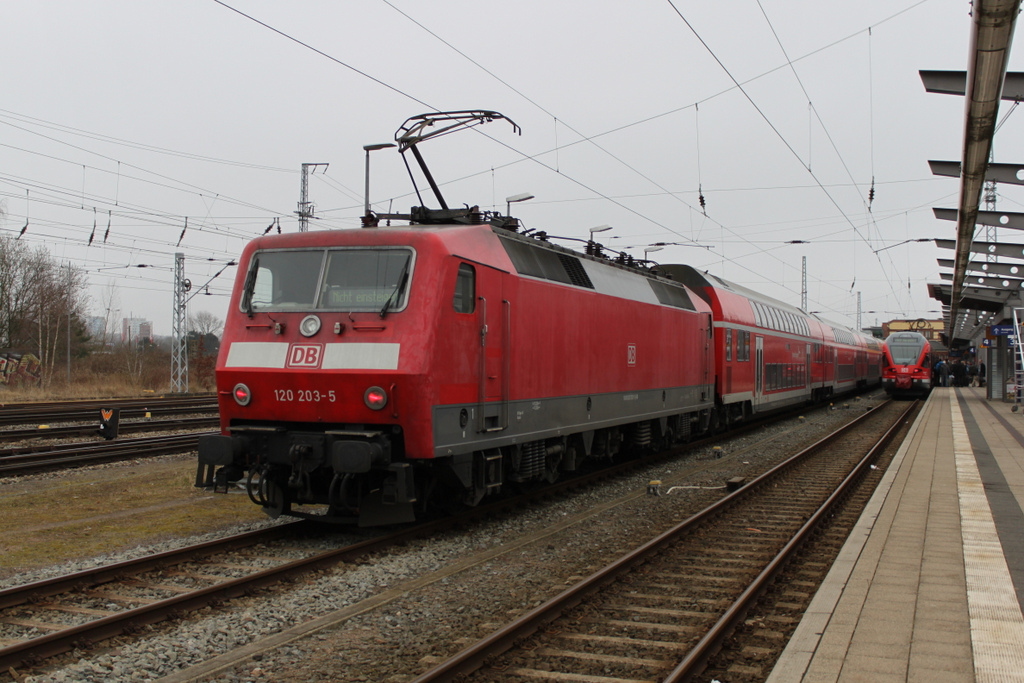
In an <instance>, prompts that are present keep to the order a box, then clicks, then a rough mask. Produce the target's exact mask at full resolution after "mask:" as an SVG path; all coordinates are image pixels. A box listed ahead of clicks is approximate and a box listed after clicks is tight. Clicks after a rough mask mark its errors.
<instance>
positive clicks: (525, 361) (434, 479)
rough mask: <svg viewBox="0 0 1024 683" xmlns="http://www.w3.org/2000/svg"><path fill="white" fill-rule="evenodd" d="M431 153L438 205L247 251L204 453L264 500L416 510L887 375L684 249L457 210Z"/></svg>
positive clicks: (336, 508)
mask: <svg viewBox="0 0 1024 683" xmlns="http://www.w3.org/2000/svg"><path fill="white" fill-rule="evenodd" d="M494 118H503V117H501V115H500V114H497V113H496V112H453V113H450V114H443V115H436V114H435V115H431V116H429V117H427V116H425V117H417V118H416V119H410V121H409V122H407V124H406V126H405V127H403V128H402V129H400V130H399V135H398V136H396V139H398V140H399V143H400V151H404V149H402V148H403V147H405V148H406V149H413V150H414V153H415V143H416V142H418V141H422V140H423V139H426V137H428V135H436V134H439V133H443V132H446V131H448V130H450V129H451V128H454V127H457V126H464V125H473V122H474V121H475V122H482V120H491V119H494ZM427 121H430V122H431V124H430V125H434V126H437V128H436V129H435V130H434V131H433V132H431V133H429V134H428V135H419V134H418V133H419V132H421V131H422V130H423V128H424V127H425V126H426V125H427V123H426V122H427ZM467 121H468V122H469V123H467ZM410 123H412V124H413V125H412V126H410ZM513 125H514V124H513ZM410 131H412V132H410ZM415 155H416V158H417V161H418V162H420V165H421V168H422V169H423V171H424V173H425V174H427V178H428V180H429V181H430V184H431V187H433V188H434V191H435V194H436V196H437V198H438V200H439V201H440V202H441V204H442V207H443V208H442V209H440V210H429V209H425V208H423V207H416V208H414V209H413V210H412V212H411V214H409V215H406V216H374V215H372V214H371V213H370V212H369V210H367V217H366V218H365V219H364V222H365V224H366V225H367V227H366V228H363V229H354V230H338V231H320V232H305V233H298V234H290V235H275V236H268V237H262V238H260V239H257V240H255V241H253V242H252V243H250V244H249V245H248V246H247V247H246V249H245V251H244V252H243V254H242V258H241V261H240V263H241V264H242V266H243V267H242V268H240V269H239V273H238V275H237V277H236V281H235V287H234V293H233V295H232V298H231V305H230V307H229V311H228V316H227V321H226V325H225V332H224V337H223V340H222V343H221V352H220V356H219V358H218V363H217V385H218V390H219V405H220V416H221V427H222V434H221V435H218V436H212V437H206V438H204V439H202V440H201V442H200V446H199V459H200V468H201V471H206V472H211V471H212V468H214V467H219V468H220V469H218V470H217V474H216V482H217V483H218V484H223V483H225V482H227V481H237V480H239V479H241V478H243V477H248V479H247V481H248V489H249V492H250V496H251V497H252V498H253V500H254V501H255V502H256V503H258V504H260V505H261V506H263V507H264V509H265V510H266V511H268V512H269V513H270V514H273V515H277V514H281V513H290V514H297V515H300V516H302V515H307V514H309V512H308V511H301V510H297V509H294V508H293V506H299V505H326V506H327V512H326V515H324V517H326V518H328V519H333V520H337V521H342V522H358V523H359V524H360V525H373V524H387V523H395V522H403V521H410V520H412V519H414V518H416V517H417V516H419V515H420V514H421V513H422V512H424V511H425V510H426V509H427V508H428V507H429V506H432V505H435V504H437V503H438V502H442V503H445V502H458V503H462V504H468V505H475V504H477V503H479V502H480V501H481V500H482V499H483V498H484V497H485V496H486V495H488V494H489V493H493V492H497V491H499V490H500V489H501V488H502V487H503V486H505V485H507V484H510V483H513V482H515V483H525V482H534V481H552V480H554V479H555V478H556V477H558V476H559V474H560V473H562V472H571V471H575V470H577V469H578V468H579V467H580V465H581V463H582V462H583V461H584V460H586V459H601V458H611V457H613V456H615V455H616V454H617V453H619V452H620V451H622V450H625V449H628V448H636V447H639V448H643V447H653V446H660V445H666V444H669V443H672V442H673V441H676V440H682V439H687V438H689V437H690V436H691V435H693V434H697V433H702V432H706V431H708V430H711V429H714V428H716V427H718V426H720V425H723V424H725V423H731V422H735V421H736V420H739V419H742V418H743V417H745V416H748V415H751V414H755V413H759V412H763V411H766V410H769V409H773V408H776V407H781V406H784V405H791V404H794V403H799V402H805V401H809V400H811V399H813V398H827V397H828V396H830V395H832V394H834V393H839V392H842V391H846V390H850V389H853V388H855V387H860V386H866V385H868V384H870V383H872V382H877V381H878V376H879V375H878V367H879V359H880V357H881V351H880V349H879V348H878V344H877V343H876V342H874V340H870V339H866V338H864V337H863V335H860V334H857V333H854V332H852V331H850V330H846V329H844V328H839V327H836V326H832V325H829V324H827V323H824V322H822V321H820V320H818V319H817V318H814V317H812V316H809V315H807V314H804V313H802V312H800V311H799V310H798V309H794V308H792V307H790V306H787V305H786V304H783V303H781V302H778V301H773V300H771V299H768V298H766V297H762V296H760V295H756V294H754V293H752V292H749V291H748V290H743V289H742V288H739V287H737V286H735V285H730V284H728V283H726V282H724V281H722V280H718V279H716V278H713V277H711V276H708V275H706V274H701V273H698V272H697V271H695V270H693V269H691V268H688V267H686V266H664V267H662V266H659V267H657V268H655V269H649V268H647V267H645V266H646V264H644V263H642V262H634V261H633V260H632V259H631V258H629V257H627V256H625V255H620V257H619V259H617V260H611V259H608V258H605V257H603V256H602V255H601V250H600V249H597V248H594V247H596V246H597V245H594V244H592V243H590V244H588V254H586V255H585V254H580V253H578V252H575V251H572V250H569V249H565V248H563V247H560V246H557V245H554V244H551V243H550V242H549V241H548V239H547V235H545V234H544V233H535V234H534V235H532V236H531V235H527V234H524V233H522V232H519V231H518V229H517V228H518V222H517V221H515V219H510V218H508V217H506V216H500V215H493V214H487V213H481V212H479V211H478V210H477V209H476V207H473V208H467V209H457V210H449V209H448V208H447V206H446V205H445V204H444V200H443V198H442V197H441V195H440V193H439V192H438V191H437V188H436V185H435V184H434V182H433V179H432V178H430V176H429V172H428V171H427V170H426V167H425V165H423V163H422V159H421V157H420V156H419V154H418V153H416V154H415ZM381 217H388V218H405V219H407V220H409V222H410V225H405V226H402V227H377V219H378V218H381ZM198 481H199V480H198V479H197V482H198Z"/></svg>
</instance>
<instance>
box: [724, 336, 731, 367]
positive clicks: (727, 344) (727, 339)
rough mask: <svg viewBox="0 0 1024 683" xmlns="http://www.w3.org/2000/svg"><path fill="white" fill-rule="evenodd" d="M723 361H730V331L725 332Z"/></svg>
mask: <svg viewBox="0 0 1024 683" xmlns="http://www.w3.org/2000/svg"><path fill="white" fill-rule="evenodd" d="M725 360H727V361H731V360H732V330H726V331H725Z"/></svg>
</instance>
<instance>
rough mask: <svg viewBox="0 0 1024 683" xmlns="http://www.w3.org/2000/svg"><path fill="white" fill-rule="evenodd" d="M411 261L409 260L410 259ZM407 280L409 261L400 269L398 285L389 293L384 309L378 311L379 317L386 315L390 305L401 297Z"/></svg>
mask: <svg viewBox="0 0 1024 683" xmlns="http://www.w3.org/2000/svg"><path fill="white" fill-rule="evenodd" d="M410 260H411V259H410ZM408 279H409V261H406V262H405V266H403V267H402V275H401V277H400V278H398V285H397V286H396V287H395V289H394V290H393V291H392V292H391V296H389V297H388V300H387V301H385V302H384V307H383V308H381V309H380V317H381V318H383V317H384V316H386V315H387V314H388V310H389V309H390V308H391V304H393V303H395V301H397V300H398V299H399V298H401V296H402V291H403V290H404V289H405V283H406V281H407V280H408Z"/></svg>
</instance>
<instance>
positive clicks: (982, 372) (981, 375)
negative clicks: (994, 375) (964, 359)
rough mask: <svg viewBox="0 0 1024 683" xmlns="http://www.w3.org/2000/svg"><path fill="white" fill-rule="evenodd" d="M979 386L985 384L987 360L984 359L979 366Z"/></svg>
mask: <svg viewBox="0 0 1024 683" xmlns="http://www.w3.org/2000/svg"><path fill="white" fill-rule="evenodd" d="M978 386H979V387H983V386H985V361H982V362H981V363H980V364H979V367H978Z"/></svg>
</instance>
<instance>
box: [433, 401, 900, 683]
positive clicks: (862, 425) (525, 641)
mask: <svg viewBox="0 0 1024 683" xmlns="http://www.w3.org/2000/svg"><path fill="white" fill-rule="evenodd" d="M914 409H916V404H912V405H911V406H910V407H909V408H907V409H906V410H905V411H904V410H902V406H895V405H893V404H892V403H887V404H883V406H880V407H879V408H877V409H875V410H874V411H872V412H871V413H868V414H866V415H864V416H862V417H861V418H859V419H858V420H856V421H855V422H852V423H851V424H850V425H847V426H846V427H844V428H843V429H841V430H839V431H837V432H835V433H834V434H832V435H830V436H829V437H827V438H826V439H823V440H821V441H819V442H818V443H816V444H814V445H813V446H811V447H809V448H807V449H804V450H803V451H801V452H800V453H798V454H797V455H796V456H794V457H793V458H790V459H789V460H787V461H786V462H784V463H782V464H781V465H779V466H777V467H775V468H773V469H772V470H770V471H769V472H767V473H765V474H763V475H761V476H760V477H758V478H757V479H755V480H754V481H752V482H750V483H748V484H746V485H745V486H742V487H741V488H740V489H739V490H737V491H735V492H734V493H732V494H730V495H728V496H726V497H724V498H722V499H721V500H719V501H718V502H716V503H714V504H713V505H711V506H709V507H708V508H706V509H705V510H703V511H701V512H700V513H697V514H696V515H693V516H692V517H690V518H689V519H687V520H685V521H683V522H682V523H680V524H679V525H677V526H676V527H674V528H672V529H670V530H668V531H666V532H664V533H662V534H660V535H659V536H657V537H656V538H654V539H652V540H651V541H649V542H647V543H645V544H644V545H642V546H641V547H639V548H637V549H635V550H633V551H631V552H629V553H628V554H626V555H624V556H622V557H620V558H619V559H618V560H616V561H615V562H613V563H611V564H609V565H608V566H606V567H604V568H603V569H601V570H599V571H598V572H595V573H594V574H592V575H591V576H589V577H587V578H585V579H583V580H581V581H580V582H578V583H577V584H575V585H574V586H572V587H571V588H569V589H567V590H565V591H563V592H562V593H561V594H559V595H557V596H556V597H554V598H552V599H551V600H548V601H547V602H546V603H544V604H542V605H540V606H539V607H537V608H535V609H533V610H531V611H529V612H528V613H526V614H524V615H523V616H522V617H520V618H518V619H516V620H515V621H513V622H512V623H510V624H508V625H506V626H504V627H501V628H499V629H498V630H496V631H494V632H493V633H491V634H490V635H489V636H487V637H485V638H483V639H482V640H480V641H478V642H476V643H474V644H472V645H470V646H468V647H466V648H465V649H464V650H462V651H461V652H459V653H458V654H456V655H455V656H453V657H452V658H450V659H448V660H445V661H443V662H441V663H439V664H437V665H436V666H435V667H433V668H432V669H430V670H429V671H428V672H426V673H424V674H422V675H420V676H419V677H418V678H417V679H416V683H428V682H433V681H449V680H454V679H455V678H456V677H464V678H459V680H474V681H513V680H551V681H607V682H608V683H613V682H614V683H640V682H644V683H646V682H649V681H684V680H690V679H691V678H692V677H693V676H695V675H696V674H698V673H699V672H700V671H701V670H702V668H703V667H704V666H705V664H706V663H707V661H708V660H709V658H710V657H711V656H712V655H713V654H714V653H715V652H716V651H717V650H718V649H719V648H720V647H721V646H722V644H723V642H725V639H726V638H727V637H728V636H729V634H730V633H732V632H733V630H734V629H735V628H736V627H737V626H738V625H739V624H740V623H741V622H742V620H743V618H744V615H745V614H746V613H747V610H749V609H750V607H751V605H752V604H753V602H754V600H756V599H757V598H758V596H759V595H761V594H762V593H763V592H764V591H765V590H766V588H767V587H768V585H769V584H770V582H771V581H772V579H773V577H774V576H775V575H776V574H777V573H778V572H779V571H781V569H782V568H783V567H784V566H785V564H786V562H787V561H788V560H789V558H791V557H792V555H793V554H794V553H795V551H796V550H797V549H798V548H800V546H801V544H802V543H803V542H804V540H805V539H806V538H807V537H808V536H809V535H810V534H811V533H813V531H814V530H815V528H816V527H817V525H818V524H819V523H820V522H821V521H822V520H823V519H826V518H827V517H828V516H829V515H830V514H831V511H832V510H833V509H834V508H835V506H836V505H837V504H838V503H839V502H840V501H841V500H842V499H843V497H844V496H846V495H848V493H849V491H850V490H851V489H852V487H853V486H854V485H855V484H856V482H857V481H859V479H860V477H861V476H863V474H864V472H866V471H869V468H870V466H871V462H872V460H873V459H874V458H875V457H876V455H877V454H878V453H879V451H880V450H881V449H882V448H884V445H885V444H886V443H888V441H889V440H890V439H891V438H892V437H893V435H894V434H895V433H896V431H897V429H896V428H897V427H898V426H900V425H901V424H902V423H903V422H904V421H905V420H906V419H907V417H908V416H909V414H910V412H911V411H912V410H914ZM872 423H877V424H880V425H882V426H881V427H878V428H877V429H874V430H873V431H872V432H870V433H869V431H868V427H869V426H870V425H871V424H872ZM878 432H884V433H883V434H882V436H881V438H878V436H877V433H878Z"/></svg>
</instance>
